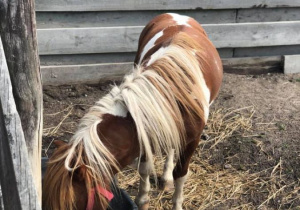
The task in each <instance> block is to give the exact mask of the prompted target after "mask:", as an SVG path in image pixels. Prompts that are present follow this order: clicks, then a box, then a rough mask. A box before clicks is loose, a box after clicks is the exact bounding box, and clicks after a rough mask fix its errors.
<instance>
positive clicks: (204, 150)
mask: <svg viewBox="0 0 300 210" xmlns="http://www.w3.org/2000/svg"><path fill="white" fill-rule="evenodd" d="M74 106H76V105H71V106H68V107H67V108H65V109H64V110H62V111H61V112H58V113H54V114H51V116H50V117H52V118H53V119H55V120H56V121H55V122H57V123H56V125H54V126H53V125H52V127H49V128H45V129H44V137H47V138H50V144H48V146H47V147H46V148H45V149H44V152H45V153H46V154H47V152H48V150H49V148H50V146H51V144H52V143H51V142H52V141H53V140H54V139H55V138H56V139H57V137H60V136H63V135H66V133H68V134H71V133H72V131H66V130H65V129H64V125H66V124H68V123H74V127H73V124H72V128H74V129H75V128H76V120H74V116H73V119H71V120H70V119H69V118H70V117H72V115H73V114H74V113H73V112H74ZM254 114H255V109H254V107H253V106H250V107H244V108H240V109H235V110H233V109H218V110H215V111H212V112H211V115H210V118H209V122H208V125H207V127H206V128H205V133H206V134H207V135H208V136H209V138H208V139H207V140H206V141H202V142H201V143H200V145H199V148H198V149H197V150H196V152H195V155H194V156H193V159H192V161H191V164H190V176H189V179H188V180H187V182H186V185H185V187H184V195H185V200H184V204H183V206H184V209H193V210H194V209H270V208H271V209H289V208H293V207H295V206H297V205H299V204H300V183H299V182H300V180H298V181H291V180H290V179H287V178H286V174H284V172H283V168H284V167H283V162H284V160H281V159H280V160H279V161H277V162H276V163H277V164H274V165H273V166H272V167H269V168H264V169H262V170H261V171H259V172H253V171H251V170H249V169H252V168H253V167H254V166H256V165H257V164H260V163H253V162H252V163H251V162H249V165H248V167H247V168H246V169H243V168H242V169H240V168H237V167H235V165H234V159H232V161H233V162H232V163H233V164H228V165H222V164H212V163H211V162H210V159H211V158H212V154H214V153H216V152H220V151H219V150H218V149H217V147H218V146H219V145H220V144H224V143H226V142H227V144H228V145H230V143H231V139H243V138H244V139H251V143H253V145H254V146H255V147H257V150H258V151H259V152H260V153H262V154H264V153H266V152H265V151H264V142H263V141H262V140H261V135H263V134H260V133H259V134H256V133H253V130H252V129H253V116H254ZM58 116H59V117H58ZM58 118H59V119H58ZM255 126H258V127H259V126H261V127H262V126H263V127H264V129H270V130H271V129H274V128H276V124H275V123H274V122H260V123H256V124H255ZM258 130H259V129H258ZM241 144H244V142H241ZM221 156H223V154H221ZM155 162H156V172H157V174H158V175H160V174H162V169H163V163H164V159H161V158H156V161H155ZM251 164H252V165H251ZM118 179H119V183H120V187H121V188H123V189H125V190H126V191H127V192H128V193H129V194H130V195H131V197H132V199H134V198H135V196H136V195H137V191H138V186H139V175H138V173H137V171H136V170H135V169H131V168H129V167H127V168H126V169H125V170H124V171H123V173H122V174H119V175H118ZM154 183H155V182H154V179H152V187H151V192H150V198H151V200H150V208H151V209H155V210H162V209H171V208H172V202H171V198H172V194H173V192H162V191H160V190H158V189H157V188H156V185H155V184H154ZM296 208H297V207H296Z"/></svg>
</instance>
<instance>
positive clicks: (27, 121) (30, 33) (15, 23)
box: [0, 0, 43, 198]
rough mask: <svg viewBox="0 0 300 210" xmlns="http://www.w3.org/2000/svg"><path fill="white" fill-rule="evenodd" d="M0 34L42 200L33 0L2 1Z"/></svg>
mask: <svg viewBox="0 0 300 210" xmlns="http://www.w3.org/2000/svg"><path fill="white" fill-rule="evenodd" d="M0 34H1V38H2V42H3V48H4V52H5V56H6V60H7V65H8V69H9V73H10V77H11V82H12V86H13V95H14V98H15V102H16V105H17V110H18V113H19V115H20V118H21V123H22V129H23V131H24V135H25V141H26V145H27V150H28V156H29V162H30V164H31V168H32V174H33V176H34V180H35V185H36V187H37V191H38V193H39V197H40V198H41V145H42V130H43V125H42V122H43V120H42V85H41V76H40V63H39V57H38V50H37V38H36V20H35V9H34V0H1V1H0Z"/></svg>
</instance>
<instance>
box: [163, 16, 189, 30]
mask: <svg viewBox="0 0 300 210" xmlns="http://www.w3.org/2000/svg"><path fill="white" fill-rule="evenodd" d="M168 14H169V15H171V16H172V17H173V20H175V21H176V23H177V24H178V25H185V26H188V27H191V25H190V24H188V21H189V19H190V17H188V16H185V15H179V14H176V13H168Z"/></svg>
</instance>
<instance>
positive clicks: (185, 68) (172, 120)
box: [65, 33, 209, 187]
mask: <svg viewBox="0 0 300 210" xmlns="http://www.w3.org/2000/svg"><path fill="white" fill-rule="evenodd" d="M199 51H201V48H200V46H199V45H198V44H197V43H195V42H194V41H193V40H191V39H190V37H188V36H187V35H186V34H184V33H179V34H178V35H176V36H175V37H174V38H173V40H172V42H171V43H170V45H169V46H168V47H167V48H166V49H165V51H164V53H163V54H162V55H161V56H160V57H159V58H158V59H157V60H156V61H155V62H153V63H152V64H151V65H149V66H146V67H145V66H136V67H135V68H134V69H133V72H132V73H131V74H130V75H127V76H126V77H125V79H124V82H123V83H122V84H121V85H120V86H119V87H117V86H115V87H114V88H113V89H112V90H111V92H110V93H109V94H107V95H106V96H105V97H103V98H102V99H101V100H100V101H98V102H97V103H96V105H95V106H93V107H92V108H91V109H90V110H89V112H88V113H87V114H86V115H85V116H84V117H83V118H82V120H81V123H80V125H79V129H78V130H77V132H76V133H75V135H74V136H73V138H72V139H71V141H70V143H69V145H70V148H69V150H68V151H67V153H66V155H65V167H66V168H67V169H68V170H69V171H74V170H75V169H76V168H78V167H80V164H82V163H83V164H84V165H85V166H86V167H87V168H88V170H90V172H91V174H92V179H93V180H94V183H101V184H102V186H104V187H105V185H104V183H105V182H106V183H107V182H111V181H112V180H113V173H112V169H113V168H114V169H118V163H117V161H116V160H115V158H114V156H113V155H112V154H111V153H110V151H108V149H107V148H106V147H105V145H104V144H103V143H102V141H101V139H99V136H98V135H97V125H98V124H99V123H101V121H102V116H103V115H104V114H106V113H111V108H112V107H113V106H115V105H116V104H118V105H119V106H122V107H124V108H125V109H127V110H128V112H129V113H130V115H131V116H132V118H133V120H134V122H135V125H136V129H137V134H138V140H139V145H140V155H142V154H144V155H145V156H146V159H147V160H148V161H149V163H150V164H151V165H152V166H153V161H152V160H153V153H155V154H157V155H161V154H163V153H168V151H170V149H175V152H176V153H177V154H179V153H180V152H181V150H182V148H183V144H184V141H183V139H184V138H185V124H184V119H183V114H182V113H185V115H187V116H188V118H189V120H190V123H192V124H193V123H195V121H196V120H199V119H202V120H203V121H206V117H205V116H206V115H207V113H206V111H205V110H207V109H208V103H209V102H208V101H207V99H206V98H205V94H204V92H203V89H202V86H201V82H202V83H203V81H204V79H203V74H202V72H201V69H200V66H201V65H200V64H199V61H198V59H199V56H201V55H202V53H201V52H199ZM195 52H197V54H196V53H195ZM203 56H205V55H204V54H203ZM203 60H205V59H203ZM79 147H80V148H83V152H82V154H81V156H79V155H76V152H77V151H78V148H79ZM82 156H84V158H83V157H82ZM74 157H77V159H76V160H75V164H71V163H72V161H74Z"/></svg>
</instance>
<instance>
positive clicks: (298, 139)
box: [43, 74, 300, 209]
mask: <svg viewBox="0 0 300 210" xmlns="http://www.w3.org/2000/svg"><path fill="white" fill-rule="evenodd" d="M108 90H109V85H108V84H101V85H97V86H88V85H71V86H60V87H51V86H48V87H44V135H43V155H44V156H50V155H51V152H52V150H53V145H52V144H51V143H52V141H53V140H55V139H61V140H66V141H68V139H70V137H71V136H72V134H73V132H74V131H75V129H76V125H77V122H78V120H79V119H80V118H81V117H82V116H83V114H84V113H86V112H87V111H88V108H89V107H90V106H91V105H93V104H94V102H95V101H97V100H98V99H100V98H101V97H102V96H103V95H104V94H105V93H107V91H108ZM233 113H235V114H234V115H233ZM218 116H219V118H218ZM220 116H221V117H220ZM222 116H227V118H226V120H231V121H232V119H234V120H235V119H239V123H237V124H230V126H231V127H234V126H235V127H234V129H233V130H232V132H229V133H227V134H226V133H225V134H224V135H223V134H222V135H223V137H222V138H218V135H219V136H220V135H221V134H220V133H221V132H222V131H221V130H222V129H225V130H226V129H227V130H228V129H232V128H229V121H226V120H224V119H225V118H223V117H222ZM228 116H233V118H231V119H228ZM242 119H244V120H242ZM220 121H222V123H223V124H222V126H221V127H219V128H217V130H219V131H218V132H219V133H217V134H216V133H214V132H212V130H213V129H216V126H217V125H218V123H220ZM227 122H228V124H227ZM226 124H227V125H228V128H227V127H226ZM206 132H207V134H208V136H209V138H208V140H206V141H203V143H202V144H201V145H199V148H198V150H197V152H196V154H195V157H194V159H193V161H192V166H191V167H192V168H193V167H194V165H195V164H198V159H201V160H203V161H204V162H199V164H198V165H199V167H201V168H202V169H205V170H206V173H204V174H206V177H205V176H204V177H203V176H201V177H200V176H199V177H198V178H197V176H198V175H197V176H194V177H195V179H194V180H193V184H194V185H201V186H199V188H197V190H199V196H198V197H197V196H196V197H195V198H193V200H188V199H186V200H187V201H186V202H188V203H186V207H185V209H257V208H260V209H289V208H290V209H300V207H299V206H300V184H299V182H300V74H295V75H289V76H287V75H283V74H268V75H259V76H250V75H247V76H245V75H232V74H225V75H224V80H223V85H222V89H221V92H220V95H219V97H218V99H217V100H216V101H215V102H214V104H213V105H212V107H211V121H210V120H209V122H208V126H207V129H206ZM195 171H196V169H192V173H194V174H195V175H196V174H197V173H198V172H195ZM199 173H200V172H199ZM201 173H202V172H201ZM125 174H126V173H125ZM216 174H218V178H217V179H216V180H215V179H211V180H210V179H209V177H212V176H214V177H215V176H216ZM127 175H128V174H127ZM202 175H203V174H202ZM235 175H236V176H235ZM233 176H234V177H235V178H236V177H237V176H238V177H242V178H241V179H239V180H240V183H241V184H240V185H239V186H240V187H239V188H235V189H236V190H233V186H236V185H237V183H238V182H236V183H232V180H235V178H232V177H233ZM222 177H223V178H224V179H226V180H223V181H222V182H223V183H224V182H226V183H227V181H228V183H229V184H228V185H230V186H228V187H229V188H228V189H231V190H232V191H231V192H230V195H227V194H226V193H229V192H226V189H227V188H226V187H224V186H223V187H222V188H224V189H225V192H224V194H222V193H220V192H221V191H218V192H219V194H221V195H218V192H216V193H215V197H213V196H211V197H209V195H210V194H209V193H210V192H202V191H203V190H202V191H201V193H203V195H202V194H201V193H200V190H201V188H202V189H206V188H205V187H206V186H208V185H209V186H210V188H209V189H212V188H211V184H210V183H212V185H213V184H214V183H219V181H220V180H222V179H223V178H222ZM121 178H122V177H121ZM123 178H124V177H123ZM124 179H125V178H124ZM197 179H199V182H198V183H197ZM243 180H247V181H243ZM249 180H250V181H249ZM127 181H128V180H127ZM189 181H190V180H188V181H187V182H189ZM210 181H211V182H210ZM120 183H122V179H121V180H120ZM245 183H247V184H245ZM246 185H247V187H245V186H246ZM121 186H123V187H125V188H126V189H127V191H128V192H129V193H130V194H131V195H132V196H134V195H135V194H136V188H137V186H136V183H135V182H131V183H130V184H128V185H121ZM187 188H188V187H187ZM219 188H220V187H219ZM193 189H194V188H193ZM207 189H208V188H207ZM219 190H220V189H219ZM153 191H155V190H153ZM204 191H205V190H204ZM214 192H215V191H214ZM205 193H206V194H205ZM200 194H201V195H200ZM225 194H226V195H225ZM153 195H154V196H156V197H158V196H157V195H160V196H161V197H162V194H157V193H156V194H155V192H154V194H153ZM218 196H219V197H218ZM224 196H225V197H224ZM230 196H231V197H230ZM208 198H209V199H208ZM208 200H209V202H213V203H209V202H208ZM156 206H157V207H156ZM168 206H170V201H169V200H168V199H166V203H162V202H161V201H157V202H156V204H153V205H152V208H153V209H169V207H168Z"/></svg>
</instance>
